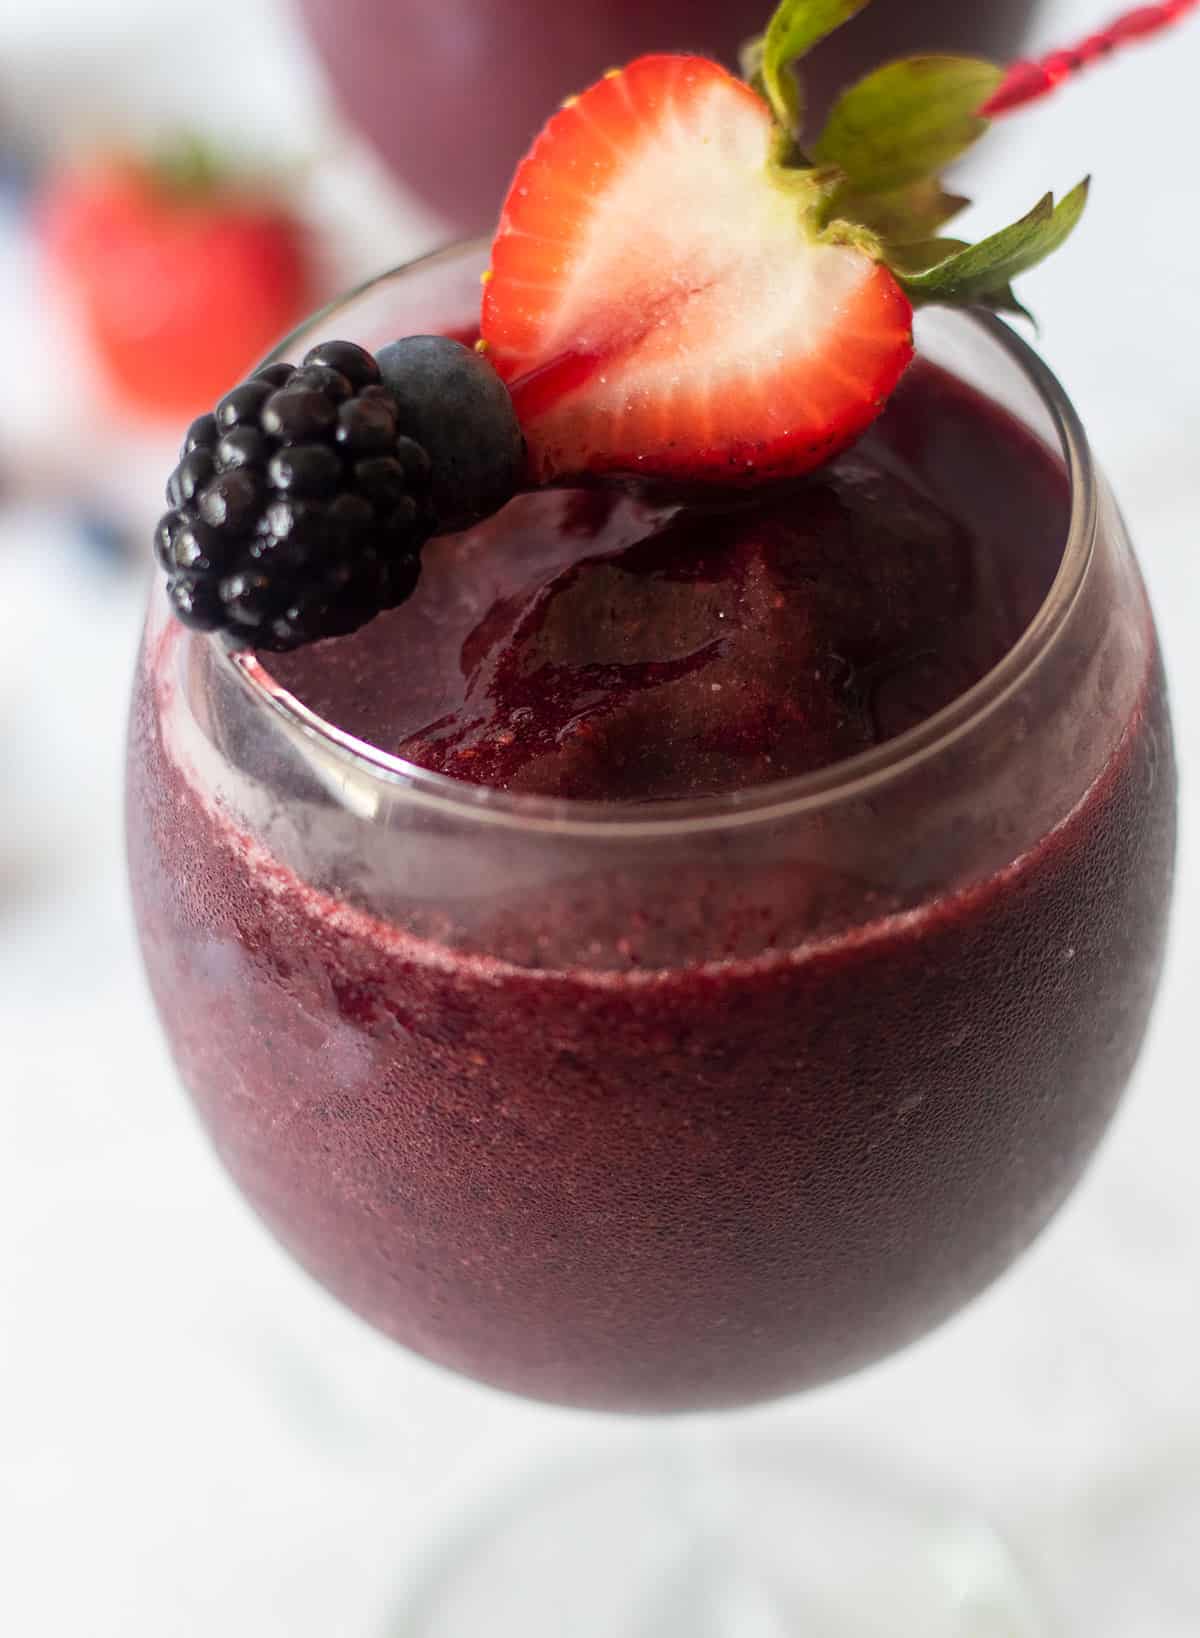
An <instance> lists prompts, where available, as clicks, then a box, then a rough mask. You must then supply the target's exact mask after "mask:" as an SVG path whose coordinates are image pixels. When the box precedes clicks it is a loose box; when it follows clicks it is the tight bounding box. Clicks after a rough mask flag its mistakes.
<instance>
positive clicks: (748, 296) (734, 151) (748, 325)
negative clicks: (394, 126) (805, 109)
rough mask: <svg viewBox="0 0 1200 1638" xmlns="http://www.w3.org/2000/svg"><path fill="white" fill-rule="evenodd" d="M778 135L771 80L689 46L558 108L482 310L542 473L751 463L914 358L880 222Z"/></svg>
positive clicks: (864, 411) (784, 450) (489, 343)
mask: <svg viewBox="0 0 1200 1638" xmlns="http://www.w3.org/2000/svg"><path fill="white" fill-rule="evenodd" d="M778 135H779V133H778V127H777V125H776V123H775V120H774V118H773V116H772V112H771V109H770V107H769V105H768V104H767V103H766V102H765V101H764V100H763V98H762V97H760V96H759V95H758V93H757V92H756V91H754V90H752V89H751V88H750V87H749V86H748V85H746V84H744V83H743V82H742V81H740V80H738V79H735V78H734V77H733V75H731V74H729V73H727V72H726V70H724V69H723V68H721V67H719V66H718V65H717V64H716V63H713V62H709V61H707V60H706V59H705V58H702V57H688V56H649V57H642V58H639V59H638V60H637V61H636V62H634V63H632V64H631V65H630V66H629V67H628V68H626V69H624V70H621V71H618V72H615V73H613V74H610V75H608V76H606V78H604V79H603V80H601V81H600V82H599V83H598V84H596V85H594V86H592V87H591V89H590V90H588V91H586V92H584V93H583V95H582V96H580V97H578V98H573V99H571V100H570V101H569V102H568V103H567V104H566V105H565V106H564V107H563V108H562V110H561V111H560V112H559V113H557V114H556V115H555V116H554V117H553V118H552V119H551V120H550V122H549V124H548V125H547V126H546V128H545V129H544V131H543V132H542V134H541V136H540V137H539V138H538V140H537V142H536V143H535V145H534V147H533V149H532V150H531V152H530V153H529V155H528V157H527V158H526V159H525V160H524V162H523V163H522V165H521V166H520V168H519V169H518V171H517V173H516V176H515V178H514V180H513V184H512V188H511V191H510V192H509V195H508V198H507V200H506V202H505V205H504V209H503V212H502V214H501V218H500V225H499V230H498V233H497V236H496V240H495V245H494V247H493V252H492V263H491V271H490V274H489V275H486V276H485V278H486V288H485V292H484V299H483V315H482V325H481V331H482V336H483V340H484V343H485V344H486V347H487V351H488V354H489V357H490V358H491V360H492V362H493V363H494V365H495V367H496V369H497V370H498V371H499V373H500V375H501V376H502V377H503V378H504V379H505V381H506V382H507V383H508V384H509V388H510V391H511V392H512V396H513V400H514V403H515V405H516V408H517V414H518V417H519V418H520V421H521V424H522V427H523V429H524V432H525V437H526V440H527V444H528V448H529V461H530V468H531V473H530V475H531V477H532V478H533V479H534V480H536V481H538V482H547V481H550V480H552V479H557V478H563V477H567V476H571V475H580V474H584V473H599V472H612V471H617V470H620V471H628V472H635V473H642V474H646V475H653V476H656V477H670V478H681V479H700V480H706V479H707V480H719V481H725V482H735V483H737V482H755V481H758V480H760V479H761V478H763V477H764V476H767V475H771V476H777V475H778V476H782V475H788V474H795V473H800V472H805V471H807V470H809V469H810V468H811V467H814V466H817V465H819V464H820V463H821V462H824V461H826V460H828V459H829V458H830V457H831V456H833V455H835V454H837V453H838V451H839V450H842V449H844V448H845V447H846V446H847V445H848V444H850V443H851V442H853V440H854V439H855V438H857V437H858V436H859V435H860V433H862V432H863V431H864V429H865V428H866V427H867V426H869V425H870V423H871V421H873V420H874V418H875V416H876V415H877V414H878V412H879V410H880V408H881V407H882V405H883V404H884V402H885V401H886V399H887V397H888V395H889V394H890V393H891V391H892V389H893V388H894V387H895V385H896V383H897V381H898V380H899V378H900V376H901V374H902V373H903V371H904V368H905V366H906V365H907V364H908V362H909V359H910V358H911V356H912V307H911V304H910V302H909V300H908V297H907V296H906V295H905V293H904V291H903V290H902V289H901V287H900V285H899V283H898V282H897V280H896V278H895V277H894V276H893V274H892V273H891V271H890V270H889V269H888V268H887V267H886V266H885V265H883V263H882V262H881V261H879V260H877V259H875V257H874V256H873V255H872V254H871V253H870V246H869V243H866V241H868V240H869V235H859V236H858V238H857V239H856V237H855V235H854V233H853V231H847V232H844V233H841V234H839V233H838V232H837V231H836V230H830V229H827V228H825V227H824V225H823V216H822V210H821V206H822V204H823V200H824V193H823V187H824V188H825V189H826V191H827V184H823V183H822V180H821V178H820V177H819V176H818V174H817V173H816V172H814V171H811V170H798V169H788V168H786V167H785V166H784V165H782V164H781V163H779V161H778V157H777V156H778V151H779V141H778ZM840 226H842V227H844V226H845V225H844V224H840ZM865 243H866V247H865V248H864V244H865Z"/></svg>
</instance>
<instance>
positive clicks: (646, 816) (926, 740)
mask: <svg viewBox="0 0 1200 1638" xmlns="http://www.w3.org/2000/svg"><path fill="white" fill-rule="evenodd" d="M485 245H486V241H484V240H466V241H460V242H458V243H455V244H451V245H448V246H445V247H443V248H441V249H439V250H435V251H431V252H429V253H428V254H426V255H423V256H419V257H416V258H413V259H412V260H410V261H407V262H404V263H402V264H400V265H399V266H397V267H392V268H389V269H387V271H385V272H383V273H379V274H377V275H376V276H375V277H373V278H370V279H367V280H364V281H363V282H362V283H361V284H359V285H356V286H355V287H354V288H353V289H351V290H349V291H347V292H345V293H344V294H342V295H340V296H338V297H336V298H335V299H334V300H333V301H331V302H328V303H327V304H326V305H325V306H324V307H322V308H320V309H318V311H317V312H315V313H313V314H311V315H310V316H309V317H308V318H307V319H305V320H304V322H303V323H302V324H300V325H299V326H297V328H296V329H295V330H293V331H291V332H290V334H289V335H287V336H286V337H285V338H284V339H283V340H282V341H281V342H280V343H279V344H278V346H277V347H276V348H275V349H274V350H273V351H272V353H271V354H270V357H269V358H268V359H267V360H266V362H268V363H269V362H273V361H275V360H277V359H280V358H282V357H284V356H285V355H286V354H287V353H289V352H291V351H292V350H293V349H294V348H295V347H296V346H297V345H298V344H299V343H300V342H302V341H303V340H304V338H305V337H306V336H308V335H309V334H311V333H312V332H313V331H314V330H315V329H317V328H318V327H319V326H320V325H321V324H322V323H323V322H324V321H325V320H326V319H328V318H330V317H332V316H333V315H334V314H336V313H338V312H340V311H342V310H344V309H345V308H347V307H348V306H350V305H351V304H352V303H353V302H355V301H357V300H359V299H360V298H361V297H362V296H364V295H367V294H369V293H370V292H371V291H373V290H376V289H378V288H379V287H381V286H382V285H385V284H387V283H389V282H391V281H392V280H394V279H396V278H399V277H402V276H403V275H404V274H406V273H415V272H418V271H424V270H427V269H429V268H431V267H434V266H436V265H437V264H438V263H439V262H442V261H453V260H456V259H459V258H462V257H464V256H466V255H468V254H471V253H478V252H479V251H480V250H482V249H484V248H485ZM961 316H962V317H964V318H965V319H966V320H967V322H969V323H970V324H972V325H973V326H975V327H976V328H978V329H980V330H982V331H983V332H984V333H985V334H987V335H988V336H989V337H990V339H991V340H992V341H993V342H995V343H996V344H997V345H998V346H999V347H1000V348H1001V349H1002V351H1004V352H1005V353H1007V354H1008V356H1009V358H1010V359H1011V360H1012V361H1013V362H1014V363H1015V364H1016V366H1017V368H1018V369H1019V371H1020V372H1021V374H1022V376H1023V377H1024V378H1025V379H1026V381H1027V382H1028V383H1029V384H1030V385H1031V386H1032V387H1033V389H1034V391H1035V393H1036V394H1037V396H1038V397H1039V399H1040V400H1041V402H1042V405H1043V407H1044V408H1045V409H1046V411H1047V412H1048V414H1049V416H1050V420H1051V422H1052V424H1053V427H1054V430H1055V432H1056V434H1057V436H1058V438H1059V441H1060V444H1061V447H1062V455H1063V459H1064V463H1065V466H1066V470H1067V477H1068V482H1069V488H1070V513H1069V519H1068V524H1067V538H1066V542H1065V545H1064V548H1063V553H1062V558H1061V561H1060V562H1059V565H1058V569H1057V572H1056V573H1055V576H1054V580H1053V581H1052V583H1051V585H1050V588H1049V590H1048V592H1047V594H1046V597H1045V598H1044V600H1043V602H1042V604H1041V607H1040V608H1039V609H1038V611H1037V613H1036V614H1035V615H1034V616H1033V618H1032V620H1031V621H1030V622H1029V624H1028V625H1027V626H1026V628H1025V630H1024V631H1023V632H1022V634H1021V636H1020V637H1019V638H1018V639H1017V641H1016V643H1014V644H1013V646H1012V648H1010V649H1009V650H1008V652H1007V653H1006V654H1005V655H1004V656H1003V657H1002V658H1001V659H1000V660H999V661H998V662H997V664H996V665H994V666H993V667H992V668H991V669H990V670H989V671H987V672H985V673H984V675H983V676H982V677H981V678H979V680H978V681H977V682H975V683H974V684H973V685H972V686H971V687H970V688H968V689H966V690H965V691H964V692H963V693H962V694H960V695H958V696H957V697H956V698H955V699H954V700H952V701H951V702H950V703H949V704H948V705H945V706H943V707H942V709H941V710H939V711H936V712H934V713H933V715H932V716H930V717H927V718H926V719H925V720H924V721H923V722H921V723H918V724H917V725H916V726H915V727H913V728H910V729H908V730H906V731H905V732H904V733H902V734H898V735H897V736H896V737H895V738H894V739H891V740H888V741H886V742H885V743H884V744H882V745H877V746H873V747H871V748H870V749H869V750H866V751H860V752H858V753H857V754H855V755H854V756H850V757H847V758H845V759H844V760H842V761H840V762H836V763H834V764H832V765H830V766H829V767H825V768H818V769H815V770H813V771H810V772H808V773H803V774H798V775H793V776H792V777H790V778H787V779H781V780H775V781H771V782H770V783H765V784H760V785H755V786H752V787H750V788H748V789H745V790H737V791H730V792H725V793H723V794H721V795H717V796H705V797H699V798H693V799H690V800H682V801H671V800H659V801H654V802H647V803H644V804H643V803H639V804H631V803H628V802H596V801H581V800H577V799H575V798H573V797H553V796H538V795H531V794H528V793H525V792H509V791H501V790H497V789H495V788H493V787H491V786H487V785H472V784H469V783H468V782H467V781H465V780H461V779H455V778H453V777H451V776H450V775H447V774H441V773H434V772H432V771H431V770H429V769H427V768H422V767H421V766H420V765H419V764H417V763H414V762H409V761H407V760H406V759H405V758H403V757H399V756H396V755H394V754H393V753H391V752H388V751H384V750H382V749H380V748H379V747H378V746H376V745H372V744H370V743H369V742H368V741H366V740H362V739H359V738H358V737H357V736H356V735H354V734H351V733H348V732H346V730H345V729H343V728H339V727H338V726H337V724H336V723H333V722H330V721H329V720H328V719H327V718H325V717H322V716H321V715H320V714H319V713H318V712H315V711H313V710H311V709H310V708H309V707H308V706H307V705H305V704H304V702H303V701H302V700H300V699H299V698H298V697H297V696H296V695H295V694H293V693H292V692H291V691H290V690H289V689H287V688H285V687H284V686H283V685H282V684H281V683H280V682H278V681H277V680H276V678H275V677H274V676H273V675H272V674H271V671H270V669H269V667H268V666H267V665H265V664H264V663H263V661H262V660H261V659H259V657H258V656H257V655H256V654H255V653H253V652H252V651H251V650H249V649H245V648H240V647H238V646H237V645H236V644H235V643H234V642H232V641H231V640H230V639H229V638H228V637H226V636H223V635H214V636H213V637H212V638H211V639H210V640H211V641H212V643H213V644H214V646H215V647H216V648H217V650H218V652H219V654H220V656H221V660H220V663H222V664H223V665H226V666H228V667H230V668H231V669H232V670H233V671H234V672H235V673H236V675H237V677H238V679H239V681H240V682H241V684H242V685H243V687H244V688H246V689H247V690H248V691H249V693H250V694H251V696H252V697H253V698H254V699H255V700H256V701H257V703H258V705H259V706H260V707H262V708H263V709H265V710H267V711H268V712H270V713H271V714H272V715H273V716H274V717H275V718H276V720H277V722H278V724H279V725H280V726H281V727H282V728H283V729H284V731H285V732H286V733H287V735H288V737H289V738H290V739H291V740H292V742H293V744H294V745H295V746H296V747H297V749H299V750H300V751H301V753H302V754H307V755H309V756H316V757H319V758H320V759H322V760H323V761H325V762H326V763H328V762H330V760H331V761H332V764H333V771H334V772H335V773H336V774H337V776H338V779H339V780H340V781H342V782H350V783H355V784H361V783H362V782H363V781H366V782H367V783H369V784H372V785H382V786H386V787H387V788H388V789H389V790H390V791H391V792H392V793H393V795H394V793H395V792H396V789H397V787H400V788H401V789H402V790H403V793H404V796H405V798H406V799H407V800H411V801H412V802H413V803H414V804H418V805H420V806H422V807H429V808H433V809H439V810H441V811H443V812H445V813H448V814H451V815H453V816H456V817H457V818H458V819H459V820H463V819H469V820H472V821H474V822H478V823H485V824H489V825H501V826H505V827H508V828H516V829H521V830H550V831H554V832H557V833H561V834H564V835H576V836H582V835H591V836H603V837H609V838H612V839H617V838H621V839H629V838H633V837H640V838H648V837H654V836H671V835H681V834H688V833H695V832H697V831H713V830H721V829H734V828H742V827H744V826H746V825H750V824H760V823H763V822H773V821H777V820H780V819H785V818H792V817H800V816H801V815H804V814H810V813H815V812H816V811H818V810H820V809H822V808H828V807H831V806H833V805H835V804H837V803H839V802H844V801H847V800H861V799H863V798H865V797H869V796H871V795H872V794H873V793H874V792H875V791H876V790H878V789H879V788H881V787H882V786H884V785H886V784H887V783H889V782H890V781H892V780H894V779H896V778H898V777H901V776H903V775H905V774H907V773H909V772H910V771H911V770H912V769H913V768H914V767H915V766H917V765H918V764H920V763H923V762H926V761H929V760H931V759H932V758H933V757H935V756H937V755H938V754H939V753H941V752H943V751H945V750H947V749H948V748H949V747H950V746H952V745H953V744H955V743H956V742H957V741H958V740H960V739H962V738H963V737H964V736H965V735H966V734H968V733H970V732H972V731H973V730H974V729H975V728H977V727H979V726H980V725H981V724H982V723H984V722H985V721H986V720H987V719H988V718H989V717H990V716H991V715H993V714H994V713H995V712H996V711H997V710H998V709H999V708H1000V707H1002V706H1003V704H1004V702H1005V701H1006V700H1007V699H1009V698H1010V697H1011V696H1012V694H1013V693H1014V692H1016V691H1017V690H1018V689H1020V688H1021V687H1022V686H1023V684H1024V683H1025V681H1026V680H1027V678H1028V677H1029V675H1030V673H1031V672H1032V671H1033V670H1034V669H1035V668H1036V667H1037V665H1038V663H1039V662H1040V660H1041V658H1042V656H1043V655H1044V654H1045V653H1046V652H1047V650H1048V648H1049V646H1050V644H1051V642H1052V641H1053V639H1054V636H1055V634H1056V633H1057V632H1058V631H1059V629H1060V628H1061V627H1062V625H1063V623H1064V621H1065V620H1066V619H1067V617H1068V615H1069V614H1070V611H1071V607H1072V605H1073V604H1074V601H1075V599H1076V597H1077V595H1078V593H1079V590H1080V587H1081V586H1082V584H1083V580H1084V576H1085V574H1086V572H1087V567H1088V563H1089V561H1090V559H1091V555H1092V552H1093V549H1094V545H1095V536H1096V519H1097V484H1096V475H1095V470H1094V466H1093V463H1092V457H1091V452H1090V450H1089V447H1088V443H1087V436H1086V434H1085V432H1084V430H1083V426H1082V424H1081V422H1080V420H1079V416H1078V415H1077V413H1076V411H1075V409H1074V406H1073V405H1072V404H1071V401H1070V399H1069V398H1068V397H1067V395H1066V393H1065V391H1064V390H1063V388H1062V386H1061V384H1060V383H1059V381H1058V379H1057V377H1056V376H1055V375H1054V373H1053V371H1051V370H1050V368H1049V367H1048V366H1047V365H1046V364H1045V363H1044V362H1043V361H1042V359H1041V358H1040V357H1039V356H1038V355H1037V353H1035V352H1034V350H1033V349H1032V347H1030V346H1029V344H1028V343H1027V342H1025V341H1024V340H1023V339H1022V338H1021V337H1020V336H1019V335H1017V334H1016V333H1015V331H1013V330H1012V329H1010V327H1009V326H1008V325H1007V324H1005V323H1004V322H1003V321H1002V320H1000V319H999V318H997V317H996V316H995V315H994V314H992V313H987V312H984V311H982V310H973V311H971V312H969V313H966V314H962V315H961ZM374 807H375V804H372V810H374Z"/></svg>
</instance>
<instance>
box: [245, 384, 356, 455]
mask: <svg viewBox="0 0 1200 1638" xmlns="http://www.w3.org/2000/svg"><path fill="white" fill-rule="evenodd" d="M336 420H337V406H336V405H335V404H333V403H332V402H331V401H330V399H328V398H326V397H325V394H324V393H322V392H318V391H317V390H316V389H315V388H313V387H298V388H296V389H295V390H293V389H292V388H291V387H285V388H283V390H282V391H280V392H276V393H272V394H271V396H270V397H269V398H268V399H267V401H266V403H265V404H264V405H263V408H262V414H261V416H260V421H261V424H262V429H263V431H264V432H268V433H270V434H271V436H272V437H273V438H279V439H280V440H281V441H282V442H283V443H285V444H303V443H308V442H310V441H311V440H312V439H313V438H319V437H320V436H321V435H322V433H326V432H328V431H329V430H330V428H331V427H332V426H333V424H334V422H335V421H336Z"/></svg>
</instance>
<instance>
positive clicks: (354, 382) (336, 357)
mask: <svg viewBox="0 0 1200 1638" xmlns="http://www.w3.org/2000/svg"><path fill="white" fill-rule="evenodd" d="M304 362H305V364H325V365H327V366H328V367H329V368H330V369H331V370H337V371H338V372H339V374H341V375H344V376H345V377H346V380H347V381H349V383H350V385H351V386H352V387H353V388H354V389H355V391H356V392H357V391H358V389H359V388H360V387H368V386H371V385H372V384H373V383H375V382H377V381H378V380H379V365H378V364H377V363H376V362H375V360H374V359H373V358H372V357H371V355H370V353H369V352H367V350H366V348H365V347H359V346H358V345H357V344H356V343H355V342H353V341H322V342H320V343H318V345H317V346H316V347H310V348H309V350H308V352H306V353H305V355H304Z"/></svg>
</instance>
